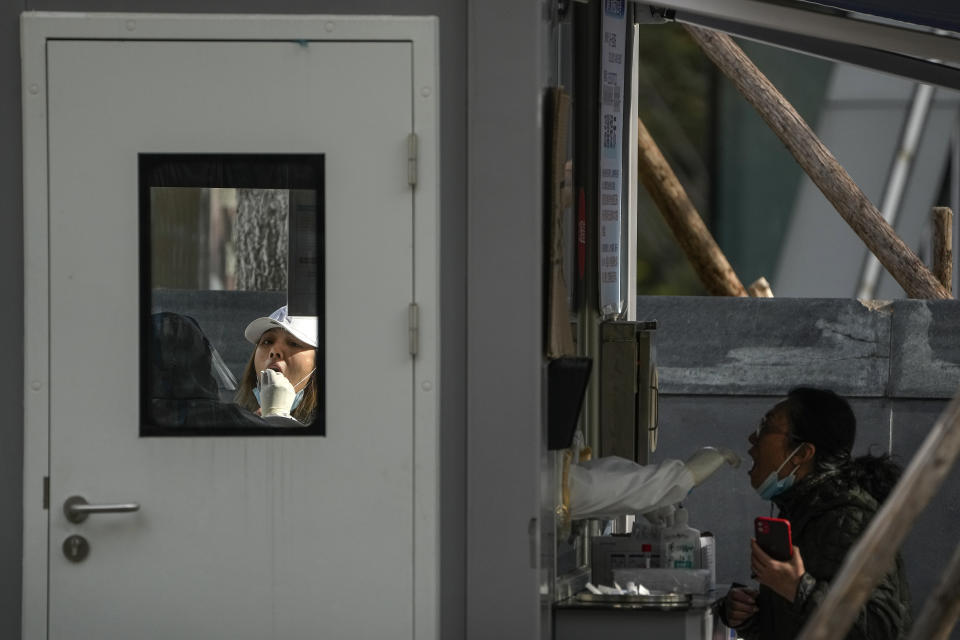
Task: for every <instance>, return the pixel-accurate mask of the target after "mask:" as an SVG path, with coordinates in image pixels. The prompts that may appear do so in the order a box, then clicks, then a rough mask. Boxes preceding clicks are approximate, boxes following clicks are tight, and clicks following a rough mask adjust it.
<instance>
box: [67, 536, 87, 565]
mask: <svg viewBox="0 0 960 640" xmlns="http://www.w3.org/2000/svg"><path fill="white" fill-rule="evenodd" d="M63 555H64V556H66V558H67V560H69V561H70V562H83V561H84V560H86V559H87V556H88V555H90V543H89V542H87V539H86V538H84V537H83V536H78V535H76V534H74V535H72V536H69V537H68V538H67V539H66V540H64V541H63Z"/></svg>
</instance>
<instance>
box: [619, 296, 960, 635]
mask: <svg viewBox="0 0 960 640" xmlns="http://www.w3.org/2000/svg"><path fill="white" fill-rule="evenodd" d="M637 308H638V316H639V318H640V319H656V320H657V322H658V329H657V334H656V345H657V347H656V348H657V358H658V369H659V372H660V384H661V390H662V395H661V399H660V424H661V430H662V431H661V437H660V447H659V449H658V450H657V452H656V453H655V454H654V455H653V459H654V460H655V461H659V460H662V459H664V458H680V459H684V458H686V457H687V456H689V455H690V454H691V453H692V452H693V451H694V450H696V449H697V448H699V447H700V446H703V445H722V446H727V447H730V448H732V449H733V450H734V451H736V452H737V453H739V454H740V456H741V458H742V459H743V465H742V466H741V468H740V469H737V470H734V469H731V468H729V467H725V468H723V469H721V470H720V471H719V472H718V473H717V475H716V476H714V477H712V478H711V479H710V480H708V481H707V482H706V483H704V484H703V485H702V486H700V487H698V488H696V489H695V490H694V491H693V492H692V493H691V494H690V496H689V497H688V498H687V500H686V501H685V506H687V507H688V508H689V510H690V523H691V526H693V527H695V528H698V529H701V530H710V531H712V532H713V533H714V534H715V535H716V536H717V580H718V581H719V582H732V581H739V582H742V583H749V576H750V570H749V557H750V551H749V544H748V542H747V541H748V540H749V539H750V537H751V536H752V522H753V518H754V517H756V516H761V515H764V516H765V515H769V514H770V503H768V502H765V501H763V500H761V499H760V498H759V497H758V496H757V495H756V493H755V492H754V491H753V489H752V488H751V486H750V482H749V479H748V478H747V471H748V469H749V468H750V465H751V461H750V458H749V456H748V455H747V449H748V448H749V444H748V443H747V436H748V435H749V434H750V432H752V431H753V430H754V429H755V428H756V426H757V424H758V423H759V421H760V418H761V417H762V416H763V414H764V413H765V412H766V411H767V410H768V409H769V408H770V407H772V406H773V405H774V404H775V403H776V402H777V401H778V400H779V399H780V398H782V397H783V395H785V394H786V392H787V391H788V390H789V389H790V388H791V387H793V386H797V385H801V384H807V385H816V386H823V387H829V388H833V389H834V390H836V391H837V392H838V393H840V394H842V395H844V396H846V397H848V398H849V399H850V401H851V405H852V406H853V409H854V412H855V414H856V416H857V425H858V429H857V441H856V445H855V450H854V453H855V454H863V453H866V452H867V451H868V450H869V451H871V452H872V453H874V454H877V453H882V452H890V453H891V454H893V455H894V456H895V457H897V458H899V461H900V462H901V463H902V464H904V465H906V464H908V463H909V461H910V459H911V457H912V456H913V454H914V453H915V452H916V450H917V449H918V448H919V446H920V444H921V443H922V441H923V439H924V437H925V436H926V434H927V432H928V431H929V430H930V428H931V426H932V425H933V424H934V422H935V421H936V419H937V417H938V416H939V415H940V412H941V411H942V410H943V409H944V407H945V406H946V404H947V401H948V399H949V398H950V397H952V395H953V394H954V393H955V392H956V390H957V388H958V386H960V340H958V338H957V336H958V335H960V332H958V331H957V324H958V322H960V303H958V302H956V301H944V302H924V301H917V300H898V301H896V302H894V303H892V304H891V305H889V306H887V307H884V308H881V309H879V310H872V309H869V308H867V307H865V306H863V305H862V304H860V303H859V302H857V301H855V300H817V299H787V298H775V299H772V300H771V299H767V300H761V299H748V300H742V299H741V300H737V299H730V298H692V297H691V298H640V300H639V302H638V305H637ZM958 525H960V469H957V468H955V469H954V470H953V471H952V473H951V474H950V476H949V477H948V478H947V480H946V481H945V482H944V484H943V485H942V487H941V489H940V491H939V493H938V494H937V496H936V497H935V498H934V499H933V501H932V502H931V503H930V505H928V506H927V508H926V509H925V510H924V512H923V514H922V516H921V518H920V519H919V521H918V522H917V523H916V524H915V526H914V527H913V529H912V530H911V533H910V535H909V536H908V538H907V540H906V541H905V543H904V545H903V547H902V553H903V556H904V560H905V562H906V567H907V576H908V579H909V581H910V587H911V590H912V592H913V600H914V613H915V614H916V613H919V609H920V607H922V605H923V603H924V601H925V600H926V596H927V594H928V593H929V592H930V590H931V589H932V587H933V586H934V584H935V583H936V581H937V579H938V578H939V575H940V572H941V570H942V568H943V567H944V565H945V563H946V561H947V559H949V557H950V556H951V554H952V553H953V550H954V548H955V547H956V544H957V538H956V531H957V528H958ZM952 637H953V638H954V639H955V640H956V639H960V630H955V631H954V633H953V636H952Z"/></svg>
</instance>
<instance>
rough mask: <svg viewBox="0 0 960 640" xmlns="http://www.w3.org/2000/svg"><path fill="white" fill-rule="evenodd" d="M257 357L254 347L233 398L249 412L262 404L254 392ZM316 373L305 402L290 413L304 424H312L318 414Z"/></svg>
mask: <svg viewBox="0 0 960 640" xmlns="http://www.w3.org/2000/svg"><path fill="white" fill-rule="evenodd" d="M256 355H257V348H256V347H254V348H253V353H251V354H250V359H249V360H247V365H246V366H245V367H244V368H243V373H242V374H241V375H240V381H239V382H238V383H237V394H236V395H235V396H234V398H233V400H234V402H236V403H237V404H239V405H240V406H241V407H243V408H244V409H247V410H249V411H256V410H257V409H259V408H260V404H259V403H258V402H257V399H256V397H254V395H253V390H254V388H256V386H257V368H256V366H254V364H253V359H254V356H256ZM315 373H316V372H314V374H311V375H310V380H308V381H307V386H305V387H304V388H303V400H301V401H300V404H298V405H297V408H296V409H294V410H293V411H291V412H290V415H291V416H293V417H294V418H296V419H297V420H299V421H300V422H302V423H304V424H309V423H310V422H312V421H313V418H314V414H315V413H316V412H317V398H318V395H319V394H318V393H317V376H316V375H315Z"/></svg>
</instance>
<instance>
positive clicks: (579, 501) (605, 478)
mask: <svg viewBox="0 0 960 640" xmlns="http://www.w3.org/2000/svg"><path fill="white" fill-rule="evenodd" d="M569 482H570V517H571V518H573V519H574V520H579V519H583V518H605V519H610V518H616V517H619V516H622V515H625V514H632V513H636V514H640V513H645V512H647V511H651V510H653V509H656V508H658V507H662V506H664V505H670V504H675V503H677V502H680V501H681V500H683V499H684V498H686V497H687V494H688V493H690V490H691V489H693V487H694V477H693V474H692V473H691V472H690V470H689V469H687V466H686V465H685V464H684V463H683V462H682V461H680V460H664V461H663V462H661V463H660V464H658V465H656V466H654V465H641V464H637V463H636V462H633V461H631V460H627V459H625V458H618V457H616V456H609V457H604V458H598V459H596V460H588V461H587V462H584V463H582V464H578V465H576V464H575V465H571V466H570V480H569Z"/></svg>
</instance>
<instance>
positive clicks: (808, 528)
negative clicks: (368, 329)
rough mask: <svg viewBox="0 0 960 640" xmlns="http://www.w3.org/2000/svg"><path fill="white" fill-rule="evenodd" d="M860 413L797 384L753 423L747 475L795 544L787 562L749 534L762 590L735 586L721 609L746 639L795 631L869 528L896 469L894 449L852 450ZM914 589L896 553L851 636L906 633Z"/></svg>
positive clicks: (872, 638) (879, 639)
mask: <svg viewBox="0 0 960 640" xmlns="http://www.w3.org/2000/svg"><path fill="white" fill-rule="evenodd" d="M855 437H856V418H855V417H854V415H853V411H852V410H851V408H850V405H849V404H848V403H847V401H846V400H844V399H843V398H841V397H839V396H838V395H836V394H835V393H833V392H832V391H827V390H823V389H814V388H809V387H799V388H796V389H793V390H791V391H790V392H789V394H788V395H787V398H786V399H785V400H783V401H782V402H780V403H778V404H777V405H776V406H774V407H773V408H772V409H771V410H770V411H768V412H767V414H766V415H765V416H764V417H763V420H762V421H761V423H760V426H759V427H758V428H757V429H756V430H755V431H754V432H751V434H750V436H749V441H750V445H751V446H750V450H749V452H748V453H749V454H750V457H751V458H752V459H753V466H752V468H751V469H750V470H749V474H750V484H751V485H752V486H753V488H754V489H755V490H756V491H757V493H758V494H760V496H761V497H762V498H764V499H765V500H770V501H772V502H773V504H775V505H777V507H779V509H780V513H779V517H780V518H784V519H786V520H789V521H790V525H791V530H792V540H793V544H794V545H795V546H794V547H793V553H792V556H791V558H790V559H789V560H788V561H786V562H782V561H778V560H775V559H773V558H771V557H770V556H769V555H767V554H766V553H765V552H764V551H763V550H762V549H761V548H760V547H759V546H758V545H757V542H756V540H752V541H751V543H750V567H751V570H752V572H753V574H754V577H755V579H756V581H757V582H758V583H759V589H758V590H754V589H748V588H744V587H734V588H732V589H731V590H730V592H729V593H728V594H727V596H726V598H725V599H724V602H723V607H722V608H721V609H720V614H721V618H722V619H723V620H724V622H725V623H726V624H727V625H728V626H730V627H732V628H735V629H737V631H738V634H739V635H740V636H741V637H743V638H745V639H746V640H755V639H760V640H786V639H789V638H794V637H796V636H797V635H798V634H799V632H800V630H801V629H802V628H803V626H804V624H805V623H806V621H807V620H808V619H809V618H810V616H811V614H812V613H813V611H814V609H816V607H817V606H818V605H819V604H820V602H822V601H823V599H824V598H825V596H826V594H827V590H828V589H829V588H830V582H831V581H832V580H833V579H834V577H835V576H836V575H837V572H838V571H839V570H840V565H841V564H842V563H843V560H844V557H845V556H846V555H847V553H848V552H849V551H850V549H851V548H852V547H853V545H854V544H855V543H856V541H857V539H858V538H859V537H860V535H861V534H862V533H863V532H864V531H865V530H866V528H867V525H868V524H869V522H870V519H871V518H873V516H874V515H875V514H876V512H877V510H878V508H879V505H880V504H881V503H882V502H883V501H884V499H885V498H886V497H887V495H888V494H889V493H890V491H891V490H892V489H893V486H894V485H895V484H896V482H897V479H898V478H899V475H900V467H899V466H897V465H896V464H894V463H893V462H892V461H891V460H890V458H889V457H888V456H886V455H884V456H879V457H878V456H872V455H866V456H862V457H858V458H854V457H852V456H851V453H850V452H851V450H852V449H853V443H854V439H855ZM910 621H911V614H910V595H909V590H908V587H907V583H906V578H905V576H904V571H903V563H902V560H901V558H900V555H899V554H897V557H896V561H895V563H894V565H893V566H891V567H890V568H889V571H888V572H887V574H886V576H885V577H884V579H883V580H882V581H881V583H880V584H879V585H878V586H877V587H876V588H875V589H874V591H873V593H872V594H871V596H870V598H869V600H868V601H867V602H866V604H865V605H864V606H863V607H862V608H861V610H860V612H859V614H858V616H857V619H856V622H855V623H854V625H853V628H852V629H851V630H850V632H849V633H848V634H847V636H846V637H847V638H848V639H864V640H867V639H869V640H885V639H891V640H893V639H896V638H901V637H904V636H905V633H906V630H907V629H908V627H909V625H910Z"/></svg>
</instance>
